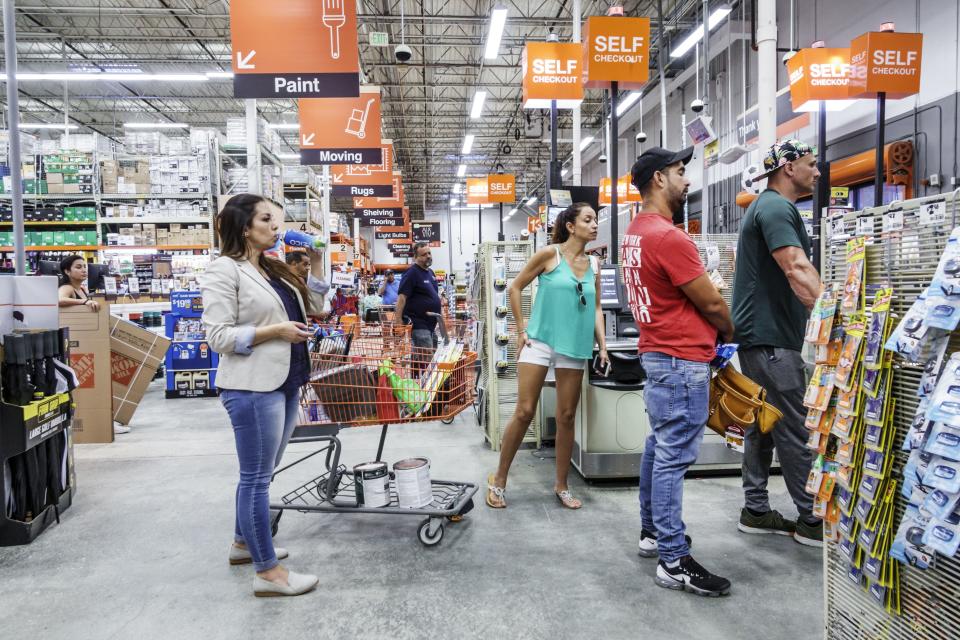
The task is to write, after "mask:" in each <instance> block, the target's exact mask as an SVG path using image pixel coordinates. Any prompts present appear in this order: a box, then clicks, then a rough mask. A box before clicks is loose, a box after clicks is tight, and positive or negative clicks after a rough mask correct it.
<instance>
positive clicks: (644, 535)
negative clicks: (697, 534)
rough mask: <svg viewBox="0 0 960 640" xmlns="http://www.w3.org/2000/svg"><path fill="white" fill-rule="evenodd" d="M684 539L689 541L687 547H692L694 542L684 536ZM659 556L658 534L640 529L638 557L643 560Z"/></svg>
mask: <svg viewBox="0 0 960 640" xmlns="http://www.w3.org/2000/svg"><path fill="white" fill-rule="evenodd" d="M683 537H684V539H685V540H686V541H687V546H688V547H692V546H693V540H692V539H691V538H690V536H688V535H684V536H683ZM659 554H660V551H659V549H658V547H657V534H655V533H653V532H651V531H647V530H646V529H640V549H639V551H637V555H639V556H640V557H641V558H656V557H657V556H658V555H659Z"/></svg>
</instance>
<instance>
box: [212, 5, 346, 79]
mask: <svg viewBox="0 0 960 640" xmlns="http://www.w3.org/2000/svg"><path fill="white" fill-rule="evenodd" d="M230 37H231V45H232V66H233V95H234V97H236V98H338V97H352V96H356V95H358V93H359V91H360V60H359V56H358V48H357V6H356V3H355V2H351V0H282V2H264V1H263V0H232V1H231V2H230Z"/></svg>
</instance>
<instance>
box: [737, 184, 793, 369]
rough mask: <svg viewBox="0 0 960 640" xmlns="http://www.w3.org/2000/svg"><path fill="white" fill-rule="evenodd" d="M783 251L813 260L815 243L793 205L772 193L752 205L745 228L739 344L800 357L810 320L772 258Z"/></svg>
mask: <svg viewBox="0 0 960 640" xmlns="http://www.w3.org/2000/svg"><path fill="white" fill-rule="evenodd" d="M782 247H800V248H801V249H803V252H804V254H806V255H807V256H809V255H810V237H809V236H808V235H807V230H806V229H805V228H804V226H803V220H802V219H801V218H800V212H799V211H797V208H796V207H795V206H794V205H793V203H792V202H790V201H789V200H787V199H786V198H784V197H783V196H781V195H780V194H779V193H777V192H776V191H774V190H773V189H767V190H766V191H764V192H763V193H761V194H760V197H758V198H757V199H756V200H755V201H754V202H753V203H752V204H751V205H750V208H748V209H747V214H746V215H745V216H744V218H743V221H742V222H741V223H740V240H739V242H738V244H737V270H736V275H735V276H734V281H733V324H734V327H735V332H734V342H737V343H739V344H740V346H741V347H742V348H747V347H761V346H763V347H780V348H782V349H794V350H797V351H799V350H800V349H801V348H802V347H803V334H804V331H805V328H806V324H807V317H808V315H809V314H808V312H807V309H806V307H804V306H803V304H802V303H801V302H800V300H798V299H797V296H796V295H794V293H793V290H792V289H791V288H790V283H789V282H788V281H787V277H786V276H785V275H784V274H783V270H782V269H780V265H778V264H777V261H776V260H774V259H773V256H772V255H771V252H773V251H776V250H777V249H780V248H782Z"/></svg>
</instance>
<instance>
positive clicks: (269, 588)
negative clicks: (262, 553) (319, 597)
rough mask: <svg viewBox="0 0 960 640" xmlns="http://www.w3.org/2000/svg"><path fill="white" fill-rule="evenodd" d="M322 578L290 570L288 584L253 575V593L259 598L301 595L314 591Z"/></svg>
mask: <svg viewBox="0 0 960 640" xmlns="http://www.w3.org/2000/svg"><path fill="white" fill-rule="evenodd" d="M318 582H320V578H318V577H317V576H313V575H310V574H309V573H296V572H294V571H290V572H289V575H288V576H287V584H285V585H284V584H277V583H276V582H271V581H270V580H264V579H263V578H261V577H260V576H254V577H253V595H255V596H257V597H258V598H271V597H278V596H299V595H302V594H304V593H308V592H310V591H313V590H314V589H315V588H316V587H317V583H318Z"/></svg>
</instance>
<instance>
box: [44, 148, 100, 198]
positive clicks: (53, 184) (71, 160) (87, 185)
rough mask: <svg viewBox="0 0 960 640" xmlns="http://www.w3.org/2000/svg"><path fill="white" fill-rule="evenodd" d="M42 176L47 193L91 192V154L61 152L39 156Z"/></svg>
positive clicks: (92, 171) (92, 178)
mask: <svg viewBox="0 0 960 640" xmlns="http://www.w3.org/2000/svg"><path fill="white" fill-rule="evenodd" d="M40 158H41V159H42V166H41V170H42V174H43V175H42V176H41V177H42V178H44V179H45V180H46V182H47V188H48V193H52V194H61V193H62V194H90V195H92V194H93V180H94V177H93V174H94V167H93V156H92V155H91V154H89V153H77V152H63V153H59V154H50V155H45V156H40Z"/></svg>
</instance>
